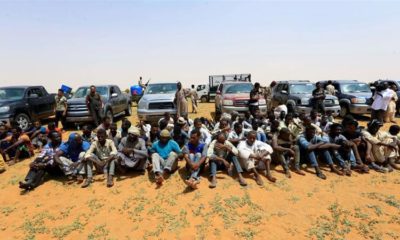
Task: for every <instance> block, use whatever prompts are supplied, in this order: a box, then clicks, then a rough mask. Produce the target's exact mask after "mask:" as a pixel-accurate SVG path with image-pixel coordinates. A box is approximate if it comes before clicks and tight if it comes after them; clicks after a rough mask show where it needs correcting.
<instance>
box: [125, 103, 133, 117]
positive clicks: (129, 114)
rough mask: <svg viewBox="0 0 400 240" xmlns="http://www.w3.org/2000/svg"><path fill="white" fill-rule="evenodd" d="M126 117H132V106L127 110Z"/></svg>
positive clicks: (129, 105)
mask: <svg viewBox="0 0 400 240" xmlns="http://www.w3.org/2000/svg"><path fill="white" fill-rule="evenodd" d="M125 116H128V117H129V116H132V105H131V104H128V108H127V109H125Z"/></svg>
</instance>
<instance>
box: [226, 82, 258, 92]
mask: <svg viewBox="0 0 400 240" xmlns="http://www.w3.org/2000/svg"><path fill="white" fill-rule="evenodd" d="M252 89H253V84H251V83H250V84H233V85H227V86H226V87H225V93H250V92H251V90H252Z"/></svg>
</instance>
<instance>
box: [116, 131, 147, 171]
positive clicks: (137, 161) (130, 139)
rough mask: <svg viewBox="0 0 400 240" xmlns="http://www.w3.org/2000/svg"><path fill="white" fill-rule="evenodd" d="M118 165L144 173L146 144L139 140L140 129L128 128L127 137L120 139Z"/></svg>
mask: <svg viewBox="0 0 400 240" xmlns="http://www.w3.org/2000/svg"><path fill="white" fill-rule="evenodd" d="M118 157H119V163H120V165H121V166H122V167H125V168H129V169H134V170H138V171H140V172H142V173H144V171H145V169H146V163H147V157H148V153H147V148H146V142H145V141H144V140H143V139H142V138H140V129H139V128H137V127H130V128H129V129H128V135H127V136H126V137H124V138H122V140H121V143H120V144H119V146H118Z"/></svg>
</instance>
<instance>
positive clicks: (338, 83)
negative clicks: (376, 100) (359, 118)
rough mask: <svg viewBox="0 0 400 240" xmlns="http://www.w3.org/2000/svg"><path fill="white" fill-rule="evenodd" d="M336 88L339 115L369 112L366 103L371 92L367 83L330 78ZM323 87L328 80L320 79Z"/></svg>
mask: <svg viewBox="0 0 400 240" xmlns="http://www.w3.org/2000/svg"><path fill="white" fill-rule="evenodd" d="M331 81H332V85H333V86H334V87H335V89H336V97H337V98H338V99H339V105H340V116H341V117H344V116H346V115H347V114H366V113H370V112H371V106H370V105H368V104H367V102H368V99H370V98H371V96H372V92H371V88H370V87H369V85H368V84H366V83H363V82H359V81H357V80H331ZM320 82H321V84H322V86H323V87H324V88H325V87H326V85H327V84H328V80H323V81H320Z"/></svg>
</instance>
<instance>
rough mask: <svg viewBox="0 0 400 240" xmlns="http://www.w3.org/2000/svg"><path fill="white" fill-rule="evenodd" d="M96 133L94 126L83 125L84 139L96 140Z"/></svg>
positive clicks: (89, 141) (87, 140) (90, 141)
mask: <svg viewBox="0 0 400 240" xmlns="http://www.w3.org/2000/svg"><path fill="white" fill-rule="evenodd" d="M96 139H97V137H96V134H95V133H94V132H93V128H92V126H90V125H83V127H82V140H83V141H86V142H88V143H90V144H91V143H92V142H94V141H96Z"/></svg>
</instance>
